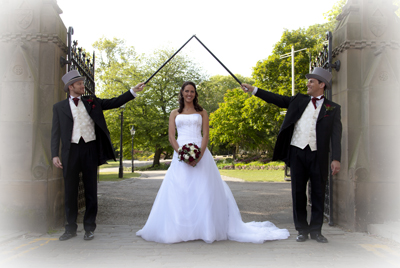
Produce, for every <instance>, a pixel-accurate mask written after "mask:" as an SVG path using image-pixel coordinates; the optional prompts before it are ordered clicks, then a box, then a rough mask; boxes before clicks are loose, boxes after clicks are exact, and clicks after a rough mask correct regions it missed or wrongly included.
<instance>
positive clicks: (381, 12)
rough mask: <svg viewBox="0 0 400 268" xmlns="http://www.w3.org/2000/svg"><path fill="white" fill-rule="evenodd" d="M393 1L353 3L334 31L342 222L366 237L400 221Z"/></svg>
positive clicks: (398, 53) (399, 40) (397, 37)
mask: <svg viewBox="0 0 400 268" xmlns="http://www.w3.org/2000/svg"><path fill="white" fill-rule="evenodd" d="M395 10H396V9H395V8H394V6H393V5H392V1H391V0H348V2H347V4H346V6H345V7H344V8H343V11H342V13H341V14H340V15H339V16H338V18H337V19H338V21H339V22H338V24H337V26H336V29H335V31H334V32H333V42H334V45H333V47H334V55H335V59H334V61H336V60H340V61H341V69H340V71H339V72H333V74H334V77H333V83H334V89H333V100H334V101H335V102H337V103H339V104H340V105H341V106H342V123H343V140H342V152H343V155H342V163H341V164H342V171H341V172H340V174H339V176H337V177H335V179H334V202H335V203H334V219H335V223H337V224H339V225H341V226H344V227H346V228H348V229H350V230H357V231H366V228H367V225H368V224H371V223H383V222H385V221H391V220H397V219H399V218H400V213H399V205H400V202H399V200H400V199H399V196H400V183H399V182H400V176H399V172H397V171H398V168H399V167H400V157H399V155H398V154H399V149H400V146H399V137H398V136H399V134H400V116H399V108H398V107H399V105H400V20H399V18H398V17H397V16H396V15H395V13H394V12H395Z"/></svg>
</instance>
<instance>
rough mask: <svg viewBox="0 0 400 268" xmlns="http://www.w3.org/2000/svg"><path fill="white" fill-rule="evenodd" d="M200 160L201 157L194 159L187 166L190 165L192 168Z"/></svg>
mask: <svg viewBox="0 0 400 268" xmlns="http://www.w3.org/2000/svg"><path fill="white" fill-rule="evenodd" d="M200 159H201V157H200V158H198V159H196V160H194V161H192V162H189V163H188V165H191V166H192V167H195V166H196V165H197V163H199V161H200Z"/></svg>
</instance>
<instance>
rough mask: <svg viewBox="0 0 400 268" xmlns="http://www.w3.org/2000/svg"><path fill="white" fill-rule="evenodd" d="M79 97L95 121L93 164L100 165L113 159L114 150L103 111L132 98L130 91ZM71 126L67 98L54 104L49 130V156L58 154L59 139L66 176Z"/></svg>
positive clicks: (71, 118)
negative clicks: (107, 96) (95, 155)
mask: <svg viewBox="0 0 400 268" xmlns="http://www.w3.org/2000/svg"><path fill="white" fill-rule="evenodd" d="M81 99H82V102H83V104H84V105H85V108H86V110H87V112H88V114H89V116H90V117H91V118H92V119H93V121H94V123H95V133H96V144H97V151H98V162H97V163H94V164H97V165H101V164H104V163H105V162H106V161H107V160H110V159H114V160H115V155H114V150H113V147H112V143H111V139H110V132H109V131H108V128H107V124H106V120H105V118H104V114H103V111H104V110H109V109H114V108H118V107H120V106H122V105H123V104H125V103H126V102H128V101H130V100H132V99H134V97H133V95H132V93H131V92H130V91H127V92H126V93H124V94H122V95H120V96H119V97H116V98H112V99H99V98H97V97H96V96H82V98H81ZM73 126H74V121H73V117H72V113H71V107H70V105H69V100H68V99H65V100H63V101H60V102H58V103H56V104H54V106H53V125H52V130H51V157H52V158H54V157H56V156H59V147H60V140H61V145H62V147H61V161H62V165H63V174H64V177H65V176H66V171H67V169H68V156H69V150H70V146H71V138H72V129H73Z"/></svg>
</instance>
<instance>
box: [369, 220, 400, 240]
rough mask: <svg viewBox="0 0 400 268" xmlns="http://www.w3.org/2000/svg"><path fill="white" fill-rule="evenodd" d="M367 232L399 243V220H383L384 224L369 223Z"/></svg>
mask: <svg viewBox="0 0 400 268" xmlns="http://www.w3.org/2000/svg"><path fill="white" fill-rule="evenodd" d="M368 232H369V233H370V234H373V235H378V236H381V237H384V238H388V239H391V240H393V241H395V242H397V243H400V222H385V223H384V224H369V225H368Z"/></svg>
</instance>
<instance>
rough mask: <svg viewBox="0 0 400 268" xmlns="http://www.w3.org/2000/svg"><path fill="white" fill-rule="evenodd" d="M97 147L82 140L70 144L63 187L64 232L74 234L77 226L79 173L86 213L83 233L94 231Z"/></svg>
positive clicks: (92, 142)
mask: <svg viewBox="0 0 400 268" xmlns="http://www.w3.org/2000/svg"><path fill="white" fill-rule="evenodd" d="M97 158H98V156H97V146H96V142H95V141H91V142H88V143H85V142H84V141H83V139H82V138H81V140H80V141H79V144H75V143H71V147H70V152H69V162H68V170H67V173H66V174H67V175H66V177H65V178H64V185H65V215H66V219H67V224H66V226H65V230H66V231H70V232H76V230H77V228H78V225H77V224H76V219H77V216H78V186H79V173H80V172H82V180H83V185H84V188H85V202H86V211H85V216H84V218H83V226H84V229H85V231H94V230H95V229H96V216H97V206H98V205H97Z"/></svg>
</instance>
